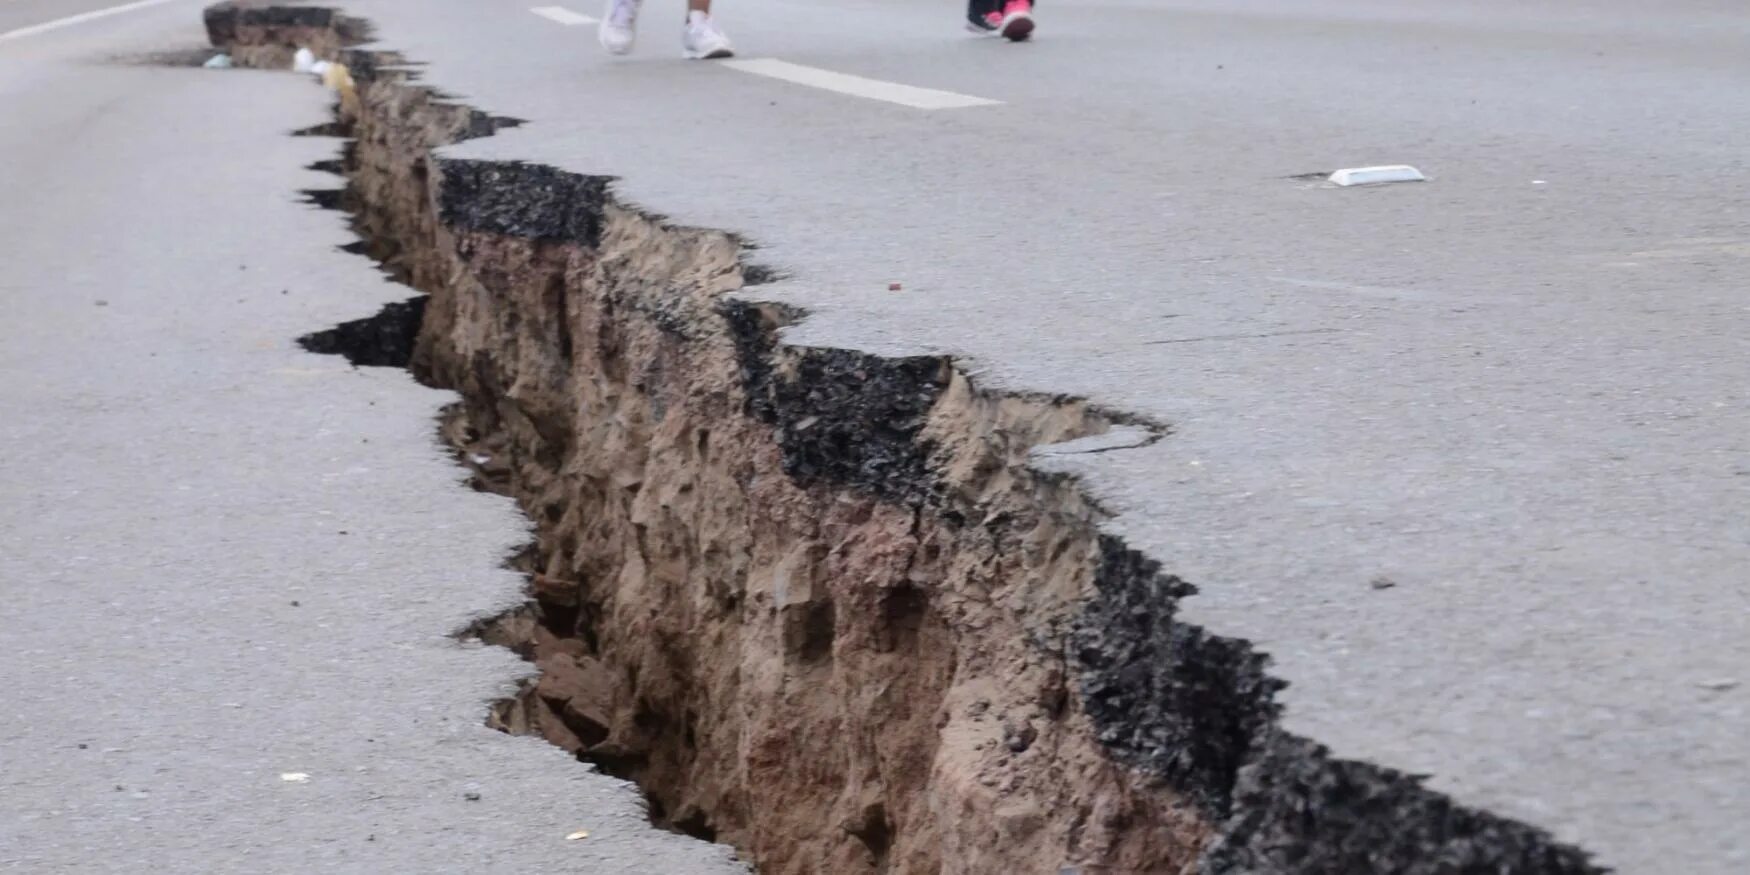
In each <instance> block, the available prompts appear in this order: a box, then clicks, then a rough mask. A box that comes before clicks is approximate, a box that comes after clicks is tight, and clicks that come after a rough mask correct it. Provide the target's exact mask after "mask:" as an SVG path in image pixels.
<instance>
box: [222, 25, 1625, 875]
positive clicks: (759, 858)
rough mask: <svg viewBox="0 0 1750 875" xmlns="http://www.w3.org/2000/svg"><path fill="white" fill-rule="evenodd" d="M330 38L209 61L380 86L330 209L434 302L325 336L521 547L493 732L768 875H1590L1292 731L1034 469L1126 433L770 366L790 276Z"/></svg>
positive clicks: (369, 100) (1129, 558)
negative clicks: (429, 438)
mask: <svg viewBox="0 0 1750 875" xmlns="http://www.w3.org/2000/svg"><path fill="white" fill-rule="evenodd" d="M319 11H320V12H322V13H324V14H325V17H324V16H320V15H317V16H314V17H312V16H313V15H314V12H315V11H313V10H311V9H309V8H304V7H298V8H295V10H294V11H286V10H279V11H273V10H260V9H249V10H243V9H240V8H238V7H235V6H220V7H215V8H214V9H213V10H209V13H208V24H209V31H210V32H211V34H212V35H213V38H214V42H215V44H216V45H219V46H221V47H222V48H225V49H227V50H229V51H231V53H232V54H233V56H234V57H235V58H237V59H238V60H239V61H240V62H243V63H254V62H261V63H267V62H268V61H273V60H275V59H278V58H279V57H280V56H281V55H282V54H284V55H286V56H288V57H289V48H288V47H289V46H292V45H310V46H312V47H314V48H316V49H317V50H318V54H319V55H322V56H324V57H329V58H334V59H340V60H344V61H346V62H347V63H348V65H349V66H350V67H351V68H352V70H353V76H354V77H355V79H356V80H357V81H358V91H357V94H356V95H355V96H353V97H350V98H348V99H346V100H344V101H342V105H341V107H340V108H339V110H338V112H339V118H338V120H337V123H336V125H335V127H334V128H333V129H331V130H330V131H328V132H329V133H337V134H341V135H345V136H349V137H351V138H352V142H351V144H349V146H348V147H347V148H346V150H345V152H344V154H343V157H342V159H341V165H340V168H339V169H341V170H343V171H344V172H345V174H346V178H347V188H346V189H345V191H344V192H343V193H342V194H341V195H339V196H337V197H336V198H334V200H333V205H334V206H337V207H340V208H344V209H347V210H348V211H349V212H350V213H351V214H352V216H353V218H354V222H355V225H356V227H357V228H358V229H359V232H360V235H361V238H362V239H363V241H364V243H365V246H364V247H363V248H364V249H365V250H366V251H367V252H368V253H369V254H370V255H371V256H373V257H374V258H376V259H377V260H378V261H379V262H380V263H382V264H383V265H384V267H385V269H387V270H389V271H390V272H391V273H392V275H394V276H396V277H397V278H400V279H402V280H403V281H405V282H407V283H408V284H410V285H411V286H413V287H414V288H415V289H418V290H419V291H421V292H425V293H427V294H428V295H429V297H426V298H420V299H416V300H415V301H410V302H406V303H402V304H397V305H391V309H390V310H387V311H385V314H386V315H384V316H381V317H379V318H377V319H372V320H361V321H360V322H356V323H348V324H347V325H343V326H338V327H336V328H334V329H330V330H328V331H325V332H318V333H316V334H313V335H310V336H308V337H306V338H305V340H304V342H305V344H306V346H308V347H310V348H312V349H316V350H319V351H331V352H339V353H343V354H347V355H348V356H349V357H351V358H352V359H353V360H354V361H355V362H358V363H360V364H381V365H398V366H399V365H405V366H408V367H411V368H412V369H413V371H414V373H415V374H416V375H418V376H419V377H420V378H421V379H423V380H425V381H427V382H429V383H431V384H433V385H437V386H443V387H447V388H451V389H454V390H456V391H457V392H458V393H459V395H460V397H461V400H460V401H459V402H458V403H457V404H456V405H454V406H452V407H451V408H449V409H448V410H447V411H446V412H445V414H444V416H443V418H442V426H441V429H442V433H443V435H444V437H445V439H446V440H448V441H449V442H450V443H451V444H452V445H453V446H455V447H456V448H457V450H458V458H459V459H460V460H461V461H462V462H463V463H464V464H467V465H469V466H471V467H472V468H473V469H474V479H475V482H476V485H478V486H479V487H480V488H483V489H491V490H494V491H499V492H502V493H504V494H507V495H510V496H512V497H514V498H515V499H516V500H517V501H518V502H519V503H520V504H521V506H522V507H523V509H524V510H525V511H526V512H527V513H528V515H529V517H530V519H531V520H532V521H533V522H534V524H535V532H536V534H535V540H534V543H533V544H532V545H531V546H530V547H529V549H528V550H527V551H525V553H524V554H523V555H521V556H520V557H518V559H517V560H515V561H516V563H517V564H518V565H520V566H521V567H523V568H524V569H525V570H526V571H528V572H529V574H530V601H529V603H528V604H527V605H526V606H524V607H523V608H521V609H519V610H517V611H514V612H512V613H510V614H508V615H506V616H504V617H500V618H498V619H496V620H494V621H491V622H488V623H483V624H481V625H480V626H479V627H477V628H476V629H474V630H472V632H473V633H474V634H478V635H479V636H480V637H482V638H484V639H485V640H488V641H491V642H493V643H498V644H502V645H504V646H507V647H510V648H513V649H515V650H516V651H518V652H519V653H521V654H522V655H524V656H525V657H526V658H528V659H530V660H532V661H533V662H534V663H535V664H536V665H537V666H538V667H539V669H540V674H539V677H538V680H537V681H535V682H534V683H531V684H530V685H529V686H528V687H527V689H525V690H524V692H523V694H522V695H520V696H518V697H517V698H515V699H513V700H509V701H506V702H502V703H499V704H498V705H497V706H495V707H494V709H493V711H492V716H491V721H492V723H493V725H496V726H498V727H500V728H503V729H505V730H506V731H511V732H521V733H530V734H538V735H541V736H543V737H545V738H547V739H548V740H550V741H552V742H553V743H554V744H557V745H559V746H561V747H564V748H566V749H567V750H571V751H573V752H575V753H577V754H578V756H579V757H580V758H581V759H584V760H587V761H589V762H592V763H596V764H598V765H599V766H601V767H602V768H604V769H606V770H608V771H611V772H613V773H615V774H619V775H622V776H625V777H628V778H630V779H632V780H635V781H637V782H638V783H639V784H640V785H641V786H643V787H644V789H645V790H646V792H647V793H648V795H649V798H650V800H651V804H652V811H653V815H654V816H655V817H656V819H658V821H659V822H662V823H664V824H666V825H670V826H672V827H674V828H677V829H681V830H684V831H687V832H690V833H693V834H695V835H700V836H702V837H706V838H712V839H715V840H717V841H723V842H728V843H730V844H733V845H734V846H735V847H737V848H739V849H740V850H741V851H742V853H743V854H744V855H745V856H746V857H747V858H748V859H749V860H751V861H753V862H754V863H755V864H756V865H757V866H758V868H759V869H760V870H761V871H762V872H766V873H789V872H797V873H804V872H805V873H815V872H832V873H859V872H871V873H872V872H905V873H910V872H968V873H971V872H979V873H982V872H1041V871H1045V872H1052V871H1059V870H1060V869H1064V870H1068V871H1079V872H1086V873H1121V872H1122V873H1141V872H1162V873H1178V872H1192V871H1204V872H1223V873H1227V872H1235V873H1237V872H1284V873H1286V872H1331V873H1356V872H1410V873H1423V872H1426V873H1435V872H1440V873H1449V872H1454V873H1455V872H1478V873H1482V872H1488V873H1507V872H1528V873H1529V872H1539V873H1542V872H1549V873H1580V872H1593V871H1596V870H1595V869H1594V868H1592V867H1591V866H1590V865H1589V864H1588V863H1587V862H1586V858H1585V856H1584V854H1583V853H1581V852H1580V851H1578V850H1576V849H1573V848H1568V847H1564V846H1560V845H1556V844H1554V843H1553V842H1552V841H1551V840H1550V839H1549V837H1548V836H1547V835H1545V834H1544V833H1542V832H1540V831H1538V830H1536V829H1534V828H1531V827H1528V826H1525V825H1523V824H1519V823H1515V822H1511V821H1507V820H1504V819H1501V818H1498V817H1494V816H1492V815H1489V814H1487V813H1483V812H1477V811H1472V810H1468V809H1463V808H1461V807H1458V806H1455V805H1453V804H1452V803H1451V802H1450V801H1449V800H1447V799H1445V797H1442V796H1440V795H1438V794H1435V793H1432V792H1430V791H1428V790H1426V789H1425V788H1423V787H1422V786H1421V785H1420V784H1419V783H1418V782H1417V781H1416V780H1415V779H1413V778H1411V777H1409V776H1405V775H1402V774H1399V773H1396V772H1392V771H1390V770H1387V769H1383V768H1379V767H1376V766H1371V765H1367V764H1363V763H1352V762H1345V761H1338V760H1333V759H1331V758H1329V756H1328V755H1327V754H1326V752H1325V751H1324V750H1323V749H1322V748H1320V747H1319V746H1318V745H1316V744H1314V743H1312V742H1309V741H1306V740H1303V739H1299V738H1295V737H1293V736H1290V735H1287V734H1286V733H1283V732H1281V731H1280V730H1279V729H1278V728H1276V720H1277V717H1278V707H1277V706H1276V705H1275V704H1274V701H1273V697H1274V694H1275V692H1276V691H1277V689H1279V687H1280V684H1279V683H1278V682H1276V681H1274V680H1272V679H1270V678H1269V677H1268V676H1267V674H1266V673H1265V669H1266V659H1265V657H1263V656H1262V655H1261V654H1258V653H1256V652H1255V651H1253V650H1252V649H1251V648H1250V647H1249V645H1247V644H1246V642H1243V641H1239V640H1236V639H1228V638H1222V637H1219V636H1215V635H1211V634H1209V633H1207V632H1206V631H1204V630H1202V629H1199V628H1197V627H1194V626H1189V625H1187V624H1183V623H1179V622H1177V620H1176V619H1175V617H1174V610H1175V606H1176V605H1177V603H1178V601H1179V600H1180V599H1182V598H1185V597H1187V596H1189V595H1192V594H1193V593H1194V592H1195V589H1194V588H1193V587H1192V586H1190V585H1189V584H1187V583H1185V582H1183V581H1180V580H1178V579H1177V578H1175V577H1172V576H1170V575H1168V574H1165V573H1163V572H1162V570H1161V569H1160V567H1159V565H1158V564H1157V563H1156V562H1154V561H1153V560H1150V559H1148V558H1147V557H1143V556H1140V555H1138V554H1136V553H1135V552H1133V551H1131V550H1129V549H1127V548H1126V547H1125V546H1124V545H1123V544H1122V543H1120V542H1118V541H1116V540H1115V539H1112V538H1110V537H1107V536H1103V535H1101V534H1100V532H1099V523H1100V521H1101V519H1102V513H1101V511H1100V510H1099V508H1097V507H1095V506H1093V505H1092V504H1091V503H1090V502H1089V501H1087V500H1086V499H1085V497H1084V496H1083V494H1082V493H1081V492H1080V490H1079V489H1078V488H1077V487H1076V484H1074V483H1073V482H1070V481H1067V480H1065V479H1062V478H1057V477H1051V476H1047V475H1044V474H1041V473H1039V472H1038V471H1035V470H1034V469H1032V468H1031V467H1029V466H1028V464H1027V460H1028V454H1029V452H1030V451H1032V450H1033V449H1034V448H1036V447H1039V446H1042V445H1046V444H1052V443H1055V442H1060V441H1066V440H1070V439H1074V438H1079V437H1083V436H1087V435H1092V434H1098V433H1100V432H1102V431H1104V430H1106V429H1108V428H1110V427H1111V426H1112V425H1113V424H1114V422H1115V419H1117V417H1114V416H1113V415H1111V414H1108V413H1104V412H1101V411H1097V410H1093V409H1091V408H1090V407H1089V406H1088V405H1086V404H1085V403H1082V402H1080V401H1077V400H1075V399H1063V398H1040V397H1026V396H1016V395H1009V394H998V393H991V392H987V391H983V390H981V389H980V388H979V387H977V386H976V385H974V384H973V383H972V382H971V381H970V380H968V379H967V378H966V376H965V375H964V374H963V373H962V372H961V371H959V370H958V369H957V368H956V367H955V365H954V363H953V362H952V361H950V360H948V359H945V358H909V359H883V358H878V357H874V356H869V355H865V354H862V353H857V352H852V351H846V350H833V349H815V348H799V347H793V346H788V345H784V344H782V343H780V342H779V341H778V339H777V337H778V329H779V328H780V327H781V326H782V325H784V324H786V323H788V322H791V321H793V320H795V319H797V318H800V316H801V314H798V313H795V312H791V311H787V310H784V309H782V308H777V307H772V306H765V305H760V304H758V303H754V302H750V301H749V300H748V299H747V298H746V297H744V296H743V295H741V294H738V293H740V292H743V291H744V290H745V289H746V287H747V286H749V285H750V284H752V283H754V282H757V281H759V280H762V279H766V278H769V277H770V276H771V275H772V272H771V271H770V270H767V269H763V268H760V267H758V266H755V265H750V264H748V263H746V262H745V260H744V258H745V255H746V248H745V247H744V246H743V245H742V242H741V241H740V240H739V239H738V238H736V237H735V236H734V235H732V234H729V233H726V232H722V231H716V230H710V229H698V228H686V227H677V226H674V225H671V224H668V223H666V222H664V221H662V220H660V219H657V218H654V217H651V216H649V215H647V214H644V213H641V212H639V211H637V210H634V209H630V208H627V207H626V206H624V205H622V204H620V203H618V202H617V201H616V200H615V199H614V197H613V194H612V185H611V181H610V180H608V179H606V178H604V177H593V176H585V175H579V174H573V173H567V172H563V171H560V170H556V169H553V168H549V167H542V166H538V165H527V164H516V163H497V162H478V161H461V160H454V159H447V158H444V157H443V156H442V154H441V152H438V153H434V152H433V149H434V148H435V147H439V146H442V145H444V144H448V143H453V142H457V141H459V140H462V139H467V138H469V137H476V136H486V135H490V134H491V133H492V132H493V131H495V130H497V129H498V128H499V127H502V126H504V125H505V124H508V123H511V122H509V121H507V120H503V119H496V118H494V117H491V116H489V115H486V114H484V113H481V112H479V111H477V110H474V109H472V108H469V107H465V106H460V105H456V104H453V103H448V102H445V101H443V100H440V99H438V98H437V97H436V96H434V93H433V92H432V91H430V90H429V89H426V88H424V87H421V86H418V85H416V84H414V83H412V82H411V81H410V77H409V75H408V74H407V72H406V71H405V69H404V68H401V67H399V66H394V65H393V62H394V61H396V60H398V59H394V58H393V57H392V56H385V55H382V54H372V53H365V52H360V51H356V50H349V49H345V48H344V46H345V45H347V44H350V43H351V42H354V41H356V37H357V35H358V34H361V33H363V31H364V29H363V28H362V26H360V25H358V24H357V23H356V22H353V21H352V20H350V19H346V18H344V17H343V16H339V15H337V14H333V13H329V12H328V11H327V10H319ZM256 16H265V17H264V18H262V19H261V20H260V21H259V22H257V21H256ZM276 63H277V61H276ZM396 308H399V309H396ZM1154 431H1155V433H1156V434H1157V435H1158V434H1160V433H1162V431H1163V430H1161V429H1158V428H1155V429H1154Z"/></svg>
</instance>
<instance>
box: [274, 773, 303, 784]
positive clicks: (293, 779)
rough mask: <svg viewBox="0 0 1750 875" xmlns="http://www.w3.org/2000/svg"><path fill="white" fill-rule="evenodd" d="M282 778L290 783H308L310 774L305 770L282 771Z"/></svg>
mask: <svg viewBox="0 0 1750 875" xmlns="http://www.w3.org/2000/svg"><path fill="white" fill-rule="evenodd" d="M280 780H282V781H285V782H286V783H288V784H307V783H309V782H310V776H309V775H308V774H306V773H304V772H280Z"/></svg>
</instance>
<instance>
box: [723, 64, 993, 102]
mask: <svg viewBox="0 0 1750 875" xmlns="http://www.w3.org/2000/svg"><path fill="white" fill-rule="evenodd" d="M721 63H722V65H723V66H725V67H729V68H731V69H734V70H740V71H741V72H743V73H752V74H754V75H755V76H769V77H771V78H773V79H782V80H783V81H785V82H794V83H796V84H797V85H807V86H809V87H812V88H824V89H826V90H827V91H837V92H839V93H840V94H850V95H853V96H856V97H867V98H869V99H870V100H885V101H887V102H888V103H897V104H899V105H901V106H911V107H916V108H918V109H959V108H961V107H965V106H996V105H998V104H1001V103H1002V101H1000V100H986V99H984V98H982V97H973V96H971V95H969V94H955V93H954V92H952V91H937V90H935V89H933V88H917V87H914V86H911V85H901V84H899V83H898V82H883V81H882V80H880V79H865V78H863V77H861V76H852V75H850V74H849V73H835V72H833V71H831V70H822V69H819V68H817V67H804V66H802V65H801V64H791V63H789V62H786V61H780V60H778V59H777V58H754V59H751V60H746V61H722V62H721Z"/></svg>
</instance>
